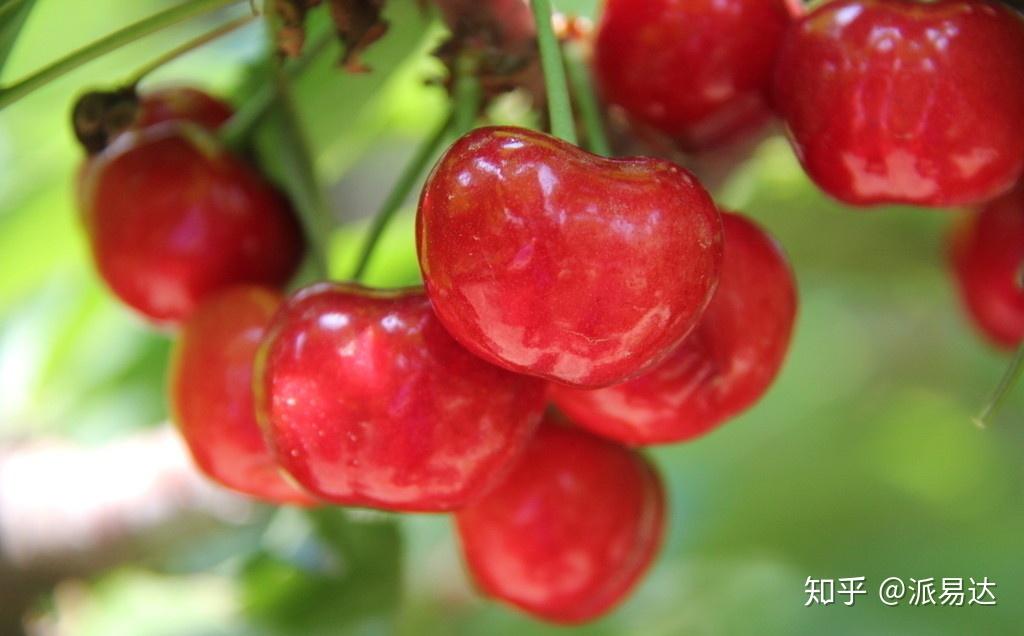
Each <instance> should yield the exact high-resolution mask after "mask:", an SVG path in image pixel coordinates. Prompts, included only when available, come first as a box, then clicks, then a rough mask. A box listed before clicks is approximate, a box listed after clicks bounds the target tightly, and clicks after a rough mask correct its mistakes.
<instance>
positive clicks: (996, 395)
mask: <svg viewBox="0 0 1024 636" xmlns="http://www.w3.org/2000/svg"><path fill="white" fill-rule="evenodd" d="M1021 372H1024V343H1021V345H1020V347H1018V349H1017V353H1015V354H1014V355H1013V360H1011V361H1010V366H1008V367H1007V368H1006V371H1005V372H1004V373H1003V377H1002V379H1001V380H999V384H998V385H997V386H996V388H995V390H994V391H992V395H990V396H989V398H988V402H986V403H985V406H984V408H982V409H981V412H980V413H978V415H977V416H976V417H975V418H974V423H975V424H976V425H977V426H978V427H979V428H985V427H986V426H987V425H988V423H989V421H990V420H991V419H992V418H993V417H994V416H995V415H996V414H997V413H998V412H999V409H1000V408H1002V406H1003V402H1005V401H1006V397H1007V396H1008V395H1009V394H1010V389H1012V388H1013V387H1014V386H1015V385H1016V384H1017V381H1018V380H1020V376H1021Z"/></svg>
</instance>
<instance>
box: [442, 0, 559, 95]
mask: <svg viewBox="0 0 1024 636" xmlns="http://www.w3.org/2000/svg"><path fill="white" fill-rule="evenodd" d="M435 2H436V4H437V5H438V8H439V9H440V10H441V15H442V16H443V17H444V20H445V22H446V24H447V25H448V28H449V30H450V31H451V36H450V37H449V38H448V39H447V40H445V42H444V43H443V44H442V45H441V46H440V47H438V49H437V50H436V51H434V55H436V56H437V57H438V58H439V59H440V60H441V61H442V62H443V63H444V65H445V66H446V67H447V68H448V71H449V73H448V79H447V81H446V86H447V87H448V88H449V90H451V89H452V87H453V81H452V80H453V78H454V77H455V75H456V68H457V66H458V65H459V64H460V60H464V59H468V60H469V61H470V62H471V64H470V66H471V67H473V68H474V69H475V73H476V76H477V79H478V80H479V82H480V87H481V90H482V93H483V101H484V105H486V104H487V103H489V102H490V101H492V100H493V99H494V98H495V97H497V96H499V95H501V94H502V93H506V92H509V91H512V90H515V89H522V90H524V91H526V92H527V93H528V94H530V95H531V96H532V97H533V100H534V102H535V103H536V104H538V105H541V104H543V103H544V81H543V74H542V72H541V69H540V60H539V57H538V53H537V41H536V29H535V28H534V24H533V14H532V13H531V11H530V8H529V6H528V5H527V4H526V2H524V1H523V0H435Z"/></svg>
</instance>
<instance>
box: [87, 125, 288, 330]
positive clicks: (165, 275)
mask: <svg viewBox="0 0 1024 636" xmlns="http://www.w3.org/2000/svg"><path fill="white" fill-rule="evenodd" d="M83 200H84V205H85V210H84V220H85V225H86V229H87V231H88V234H89V239H90V242H91V245H92V252H93V257H94V259H95V261H96V264H97V267H98V268H99V271H100V274H101V275H102V276H103V278H104V279H105V280H106V281H107V283H108V284H109V285H110V287H111V288H112V289H113V291H114V292H115V293H116V294H117V295H118V296H119V297H120V298H121V299H122V300H123V301H124V302H126V303H127V304H128V305H130V306H132V307H133V308H135V309H136V310H138V311H139V312H141V313H143V314H145V315H146V316H148V317H149V318H151V319H153V320H156V321H159V322H179V321H181V320H183V319H185V318H186V317H188V315H189V314H190V313H191V312H192V310H193V309H194V308H195V307H196V305H197V304H198V303H199V302H200V301H201V300H202V299H203V298H205V297H206V296H208V295H209V294H211V293H213V292H216V291H218V290H220V289H223V288H224V287H227V286H228V285H231V284H235V283H245V282H251V283H261V284H267V285H271V286H280V285H283V284H284V283H285V282H286V281H287V280H288V279H289V278H290V277H291V275H292V274H293V273H294V272H295V269H296V268H297V266H298V264H299V262H300V259H301V258H302V252H303V239H302V234H301V229H300V227H299V224H298V221H297V219H296V218H295V215H294V213H293V211H292V209H291V207H290V206H289V204H288V202H287V201H286V200H285V199H284V198H283V197H282V196H281V195H280V194H279V193H278V192H277V191H276V190H275V189H274V188H273V187H271V185H270V184H269V183H267V182H266V181H265V180H264V179H263V178H262V177H261V176H260V175H259V174H257V173H256V172H255V171H254V170H253V169H252V168H251V167H249V166H248V165H246V164H245V163H244V162H242V161H241V160H240V159H238V158H237V157H235V156H234V155H232V154H231V153H230V152H228V151H227V150H225V149H224V148H222V147H220V146H219V145H218V143H217V141H216V139H215V138H214V137H212V136H210V135H209V133H206V132H205V131H203V130H202V129H201V128H198V127H196V126H192V125H188V124H180V125H179V124H173V123H171V124H163V125H161V126H156V127H151V128H148V129H146V130H143V131H138V132H132V133H125V134H124V135H122V136H121V137H119V139H118V141H117V143H115V144H113V145H112V146H110V147H109V148H108V149H107V150H105V151H104V152H103V153H102V154H101V155H99V156H98V157H97V158H96V159H95V160H94V161H92V162H90V167H89V169H88V171H87V172H86V176H85V182H84V183H83Z"/></svg>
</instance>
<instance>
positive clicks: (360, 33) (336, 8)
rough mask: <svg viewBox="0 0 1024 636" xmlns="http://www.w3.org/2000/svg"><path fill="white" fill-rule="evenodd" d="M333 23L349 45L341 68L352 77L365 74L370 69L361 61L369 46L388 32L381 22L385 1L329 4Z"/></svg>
mask: <svg viewBox="0 0 1024 636" xmlns="http://www.w3.org/2000/svg"><path fill="white" fill-rule="evenodd" d="M329 4H330V8H331V19H332V20H333V21H334V26H335V28H336V29H337V30H338V37H339V38H340V39H341V43H342V44H344V45H345V53H344V54H343V55H342V58H341V65H342V66H343V67H344V68H345V70H347V71H349V72H350V73H364V72H366V71H369V70H370V69H369V67H367V66H366V65H365V64H363V62H362V60H361V59H360V57H361V55H362V54H363V52H364V51H365V50H366V48H367V47H368V46H370V45H371V44H373V43H374V42H376V41H377V40H379V39H380V38H381V37H382V36H383V35H384V34H385V33H387V30H388V23H387V22H385V21H384V20H383V19H382V18H381V12H382V11H383V9H384V0H329Z"/></svg>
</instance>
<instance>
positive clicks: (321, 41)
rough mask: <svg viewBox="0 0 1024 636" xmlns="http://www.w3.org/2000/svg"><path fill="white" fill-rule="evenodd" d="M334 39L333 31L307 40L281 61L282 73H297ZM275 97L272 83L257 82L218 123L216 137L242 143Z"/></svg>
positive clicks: (227, 142)
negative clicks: (293, 55)
mask: <svg viewBox="0 0 1024 636" xmlns="http://www.w3.org/2000/svg"><path fill="white" fill-rule="evenodd" d="M336 39H337V36H336V35H335V34H334V32H333V31H327V32H325V33H322V34H321V35H320V37H319V38H317V39H316V40H315V41H313V42H311V43H310V44H309V46H308V47H307V48H306V50H305V51H303V52H302V55H301V56H300V57H298V58H295V59H292V60H288V61H287V62H285V64H284V65H283V69H284V73H285V75H286V76H288V77H289V78H295V77H298V76H299V75H301V74H302V73H303V71H305V70H306V69H307V68H308V67H309V65H310V64H311V63H312V62H313V60H315V59H316V58H317V57H319V55H320V53H321V52H323V51H324V49H326V48H327V46H328V45H329V44H330V43H331V42H333V41H335V40H336ZM276 97H277V92H276V84H275V83H273V82H270V83H267V84H264V85H262V86H260V88H259V89H258V90H257V91H256V92H255V93H253V94H252V95H251V96H249V97H248V98H247V99H246V100H245V103H244V105H243V106H242V107H241V108H239V109H238V110H237V111H235V114H234V115H232V116H231V119H229V120H228V121H227V123H225V124H224V125H223V126H221V129H220V137H221V140H222V141H223V142H224V144H225V145H227V146H229V147H232V148H239V147H240V146H242V145H243V144H244V143H245V141H246V139H248V137H249V133H250V132H251V131H252V129H253V128H255V127H256V126H257V125H258V124H259V123H260V121H261V120H262V119H263V116H264V115H266V114H267V111H268V110H270V107H271V106H272V105H273V104H274V99H275V98H276Z"/></svg>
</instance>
